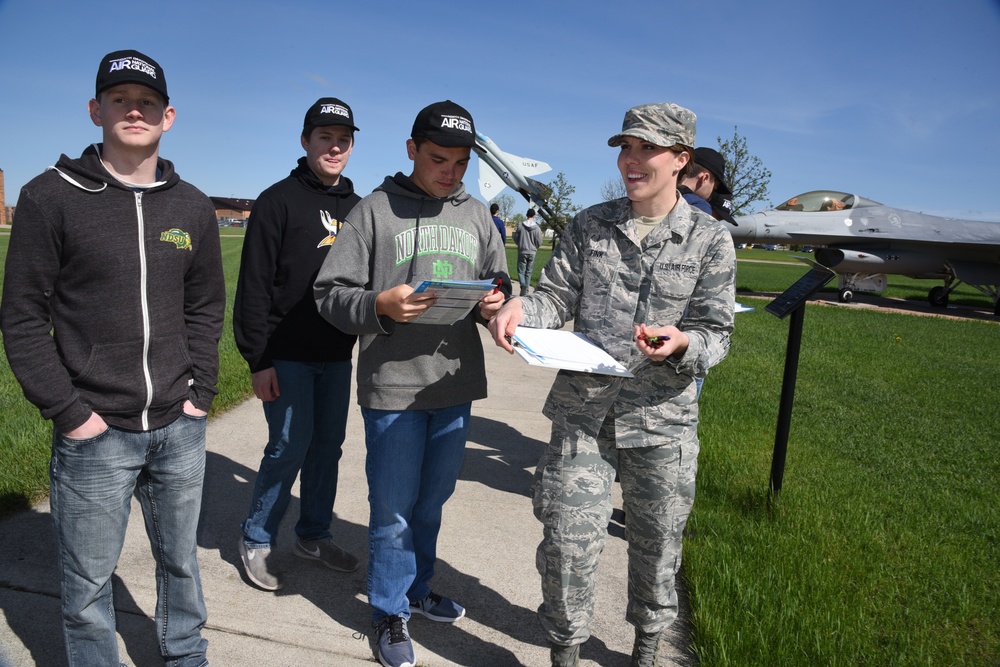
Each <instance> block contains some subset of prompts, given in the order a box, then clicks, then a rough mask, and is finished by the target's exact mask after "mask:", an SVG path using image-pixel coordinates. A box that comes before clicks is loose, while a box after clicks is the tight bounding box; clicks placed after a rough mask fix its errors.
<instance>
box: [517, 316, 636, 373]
mask: <svg viewBox="0 0 1000 667" xmlns="http://www.w3.org/2000/svg"><path fill="white" fill-rule="evenodd" d="M513 342H514V351H515V352H517V354H518V355H519V356H520V357H521V358H522V359H524V360H525V361H526V362H528V363H529V364H531V365H532V366H545V367H547V368H561V369H564V370H568V371H580V372H583V373H597V374H601V375H618V376H621V377H628V378H630V377H634V376H633V375H632V373H631V372H629V370H628V369H627V368H625V367H624V366H622V365H621V364H620V363H618V362H617V361H615V359H614V357H612V356H611V355H610V354H608V353H607V352H605V351H604V350H602V349H601V348H599V347H597V346H596V345H594V344H593V343H592V342H590V339H588V338H587V337H586V336H584V335H583V334H582V333H578V332H576V331H565V330H560V329H532V328H530V327H518V328H517V331H515V332H514V337H513Z"/></svg>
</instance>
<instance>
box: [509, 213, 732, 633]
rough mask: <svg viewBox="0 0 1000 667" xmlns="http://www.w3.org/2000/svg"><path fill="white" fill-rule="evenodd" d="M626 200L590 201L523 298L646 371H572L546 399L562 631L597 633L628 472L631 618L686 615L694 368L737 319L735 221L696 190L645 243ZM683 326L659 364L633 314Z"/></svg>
mask: <svg viewBox="0 0 1000 667" xmlns="http://www.w3.org/2000/svg"><path fill="white" fill-rule="evenodd" d="M630 217H631V212H630V207H629V201H628V200H627V199H621V200H617V201H613V202H607V203H605V204H600V205H597V206H593V207H591V208H588V209H586V210H584V211H583V212H581V213H580V214H579V215H578V216H577V217H576V219H575V220H574V221H573V223H572V224H571V225H570V226H569V227H568V228H567V230H566V233H565V234H564V235H563V238H562V240H561V242H560V243H559V245H558V247H557V250H556V252H555V254H554V255H553V257H552V260H551V261H550V262H549V264H548V265H547V266H546V267H545V270H544V272H543V274H542V278H541V281H540V282H539V286H538V291H537V292H535V293H534V294H533V295H531V296H528V297H523V299H522V302H523V309H524V320H523V321H522V323H521V324H522V325H523V326H531V327H545V328H558V327H560V326H562V324H564V323H565V322H566V321H568V320H570V319H575V330H576V331H581V332H583V333H585V334H586V335H587V336H588V337H589V338H590V339H591V340H592V341H594V342H595V343H596V344H597V345H599V346H600V347H602V348H603V349H605V350H606V351H607V352H608V353H609V354H611V356H613V357H614V358H615V359H617V360H618V361H620V362H622V363H623V364H624V365H626V366H627V367H628V368H629V369H630V370H631V371H632V372H633V373H634V374H635V377H634V378H619V377H614V376H609V375H594V374H588V373H575V372H567V371H561V372H560V373H559V375H558V376H557V378H556V381H555V383H554V384H553V386H552V390H551V392H550V393H549V396H548V399H547V401H546V403H545V407H544V410H543V412H544V414H545V416H546V417H548V418H549V419H551V420H552V439H551V441H550V443H549V446H548V448H547V450H546V452H545V454H543V456H542V458H541V460H540V461H539V463H538V468H537V470H536V472H535V486H534V508H535V515H536V516H537V517H538V519H539V520H540V521H541V522H542V524H543V525H544V537H543V540H542V543H541V544H540V545H539V547H538V552H537V559H536V560H537V566H538V570H539V573H540V574H541V575H542V592H543V599H544V602H543V605H542V607H541V609H540V610H539V616H540V618H541V621H542V625H543V626H544V628H545V630H546V632H547V633H548V634H549V638H550V640H551V641H552V642H553V643H555V644H561V645H570V644H577V643H580V642H583V641H585V640H586V639H587V638H588V636H589V630H588V624H589V621H590V618H591V616H592V614H593V607H594V573H595V570H596V569H597V563H598V558H599V556H600V553H601V551H602V550H603V547H604V540H605V536H606V533H607V525H608V521H609V519H610V517H611V510H612V506H611V501H610V491H611V487H612V484H613V483H614V480H615V473H616V469H617V471H618V473H619V475H620V481H621V485H622V493H623V497H624V504H625V513H626V531H627V535H628V540H629V591H628V598H629V602H628V612H627V618H628V621H629V622H630V623H632V624H633V625H635V626H636V627H637V628H639V629H640V630H641V631H643V632H658V631H660V630H662V629H663V628H665V627H666V626H668V625H669V624H670V623H671V622H672V621H673V620H674V618H676V615H677V599H676V594H675V591H674V575H675V573H676V571H677V569H678V567H679V566H680V561H681V535H682V532H683V530H684V524H685V522H686V521H687V517H688V515H689V513H690V511H691V507H692V504H693V502H694V486H695V474H696V472H697V461H698V434H697V422H698V403H697V400H696V398H695V384H694V377H695V375H700V374H703V373H704V372H705V371H707V370H708V369H709V368H710V367H712V366H714V365H715V364H717V363H718V362H720V361H722V359H723V358H725V356H726V354H727V352H728V350H729V335H730V333H731V332H732V328H733V305H734V291H735V288H734V281H735V274H736V258H735V251H734V249H733V243H732V240H731V238H730V237H729V234H728V233H727V232H726V231H725V230H724V229H723V228H722V226H721V225H720V224H719V223H718V222H717V221H715V220H714V219H712V218H711V217H709V216H706V215H705V214H703V213H701V212H700V211H697V210H695V209H693V208H691V207H690V206H688V204H687V203H686V202H684V201H683V199H680V200H678V202H677V205H676V206H675V207H674V209H673V210H672V211H671V212H670V214H669V215H668V216H667V218H666V219H665V220H664V221H663V222H662V223H661V224H660V225H659V226H658V227H656V228H655V229H654V230H653V231H652V232H650V233H649V235H648V236H646V237H645V239H643V240H642V241H641V242H640V241H639V240H638V236H637V235H636V230H635V225H634V223H633V222H632V221H631V220H630ZM641 323H645V324H647V325H649V326H654V327H655V326H665V325H671V324H672V325H675V326H677V327H678V328H679V329H681V330H682V331H683V332H684V333H686V334H687V335H688V337H689V338H690V344H689V346H688V349H687V351H686V352H685V353H684V355H683V356H682V357H681V358H680V359H667V360H666V361H663V362H652V361H650V360H649V359H648V358H647V357H645V355H643V354H642V353H641V352H640V351H639V350H638V348H637V347H636V345H635V342H634V341H633V340H632V336H633V328H632V327H633V325H636V324H641Z"/></svg>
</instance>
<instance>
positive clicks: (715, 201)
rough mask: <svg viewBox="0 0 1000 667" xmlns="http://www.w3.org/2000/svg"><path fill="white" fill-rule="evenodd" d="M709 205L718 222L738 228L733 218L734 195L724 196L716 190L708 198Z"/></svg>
mask: <svg viewBox="0 0 1000 667" xmlns="http://www.w3.org/2000/svg"><path fill="white" fill-rule="evenodd" d="M702 166H704V165H702ZM708 205H709V206H711V207H712V215H713V216H715V218H716V219H717V220H725V221H726V222H728V223H729V224H731V225H734V226H737V227H738V226H739V225H737V224H736V220H735V219H734V218H733V200H732V194H723V193H721V192H719V191H718V190H716V191H715V192H713V193H712V196H711V197H709V198H708Z"/></svg>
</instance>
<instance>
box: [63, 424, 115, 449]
mask: <svg viewBox="0 0 1000 667" xmlns="http://www.w3.org/2000/svg"><path fill="white" fill-rule="evenodd" d="M109 431H111V427H110V426H108V427H106V428H105V429H104V430H103V431H101V432H100V433H98V434H97V435H94V436H91V437H89V438H71V437H69V436H68V435H66V434H64V433H60V434H59V438H60V439H61V440H62V441H63V442H65V443H66V444H69V445H73V446H74V447H79V446H80V445H89V444H91V443H95V442H97V441H98V440H100V439H102V438H103V437H104V436H106V435H107V434H108V432H109Z"/></svg>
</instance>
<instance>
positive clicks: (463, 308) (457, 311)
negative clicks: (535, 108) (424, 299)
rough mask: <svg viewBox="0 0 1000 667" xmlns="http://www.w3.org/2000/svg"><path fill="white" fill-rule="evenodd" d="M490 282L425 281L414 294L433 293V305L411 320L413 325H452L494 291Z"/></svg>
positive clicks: (493, 286) (493, 285) (492, 283)
mask: <svg viewBox="0 0 1000 667" xmlns="http://www.w3.org/2000/svg"><path fill="white" fill-rule="evenodd" d="M496 288H497V286H496V284H495V283H494V282H493V281H492V280H425V281H424V282H422V283H420V284H419V285H417V288H416V289H415V290H413V293H414V294H422V293H430V292H433V293H434V295H435V296H436V297H437V300H436V301H435V302H434V305H433V306H431V307H430V308H428V309H427V310H426V311H425V312H424V313H423V314H421V315H420V316H419V317H417V318H416V319H414V320H413V322H412V323H413V324H454V323H455V322H458V321H459V320H461V319H463V318H464V317H465V316H466V315H468V314H469V313H470V312H471V311H472V309H473V308H475V307H476V304H478V303H479V300H480V299H482V298H483V296H485V295H486V294H487V293H489V292H491V291H493V290H494V289H496Z"/></svg>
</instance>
